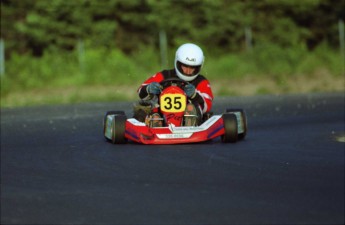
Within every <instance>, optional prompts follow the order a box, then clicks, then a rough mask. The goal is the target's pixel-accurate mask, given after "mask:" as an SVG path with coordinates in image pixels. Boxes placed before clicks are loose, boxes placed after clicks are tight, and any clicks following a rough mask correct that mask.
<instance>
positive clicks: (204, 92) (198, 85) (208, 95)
mask: <svg viewBox="0 0 345 225" xmlns="http://www.w3.org/2000/svg"><path fill="white" fill-rule="evenodd" d="M169 78H178V79H179V77H178V76H177V75H176V71H175V69H172V70H163V71H161V72H158V73H156V74H155V75H153V76H152V77H150V78H148V79H147V80H146V81H145V82H144V83H143V84H142V85H141V86H140V87H139V89H138V94H139V97H140V98H141V99H144V100H146V99H148V98H149V94H148V93H147V91H146V86H147V85H148V84H150V83H152V82H158V83H160V82H162V81H163V80H165V79H169ZM189 83H191V84H193V85H194V86H195V91H196V95H195V97H194V98H193V99H191V102H192V103H193V104H194V105H195V106H196V107H198V108H199V109H200V112H201V113H202V114H205V113H207V112H209V111H210V110H211V108H212V101H213V93H212V90H211V86H210V83H209V81H208V80H207V79H206V78H205V77H204V76H203V75H198V76H197V77H196V78H195V79H194V80H192V81H189ZM143 87H145V88H143Z"/></svg>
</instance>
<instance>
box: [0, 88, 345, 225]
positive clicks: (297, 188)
mask: <svg viewBox="0 0 345 225" xmlns="http://www.w3.org/2000/svg"><path fill="white" fill-rule="evenodd" d="M344 100H345V99H344V94H343V93H335V94H311V95H287V96H260V97H232V98H217V99H216V100H215V104H214V112H215V113H221V112H222V111H223V110H224V109H225V108H227V107H228V108H230V107H234V108H243V109H245V110H246V112H247V116H248V126H249V128H248V134H247V137H246V139H245V140H244V141H241V142H238V143H235V144H223V143H221V141H220V139H215V140H213V141H210V142H206V143H201V144H186V145H167V146H165V145H164V146H144V145H139V144H134V143H128V144H126V145H112V144H110V143H107V142H106V141H105V139H104V137H103V134H102V119H103V115H104V113H105V112H106V111H108V110H119V109H123V110H125V112H126V114H127V115H131V114H132V113H131V107H132V103H130V102H122V103H98V104H80V105H64V106H44V107H31V108H19V109H2V110H1V224H344V144H345V143H344V135H345V133H344V121H345V120H344Z"/></svg>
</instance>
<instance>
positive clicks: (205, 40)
mask: <svg viewBox="0 0 345 225" xmlns="http://www.w3.org/2000/svg"><path fill="white" fill-rule="evenodd" d="M344 15H345V1H343V0H303V1H301V0H171V1H169V0H98V1H95V0H73V1H65V0H35V1H32V0H1V38H2V39H4V40H5V41H6V54H7V56H10V55H11V54H12V53H13V52H16V53H18V54H31V55H33V56H36V57H39V56H42V55H43V54H44V52H45V51H49V50H56V49H57V50H59V51H72V50H74V48H76V46H77V43H78V42H79V41H80V40H83V43H85V44H86V45H88V46H89V47H92V48H98V47H105V48H110V49H111V48H117V49H119V50H121V51H122V52H123V53H125V54H128V55H131V54H134V53H135V52H136V51H138V50H140V49H141V48H143V47H149V48H158V47H159V39H158V35H159V32H160V31H164V32H165V33H166V34H167V37H168V38H167V42H168V45H169V47H176V46H178V45H180V44H181V43H184V42H195V43H198V44H200V45H201V46H202V47H203V48H206V49H208V50H209V51H214V52H216V53H220V54H221V53H227V52H229V51H232V52H240V51H243V50H244V49H245V47H246V46H245V41H244V40H245V29H250V31H251V33H252V34H253V39H252V42H253V43H252V44H253V46H254V47H255V46H256V45H260V44H264V43H271V44H274V45H277V46H280V47H282V48H291V47H298V48H299V47H302V48H307V49H308V50H309V51H312V50H313V49H314V48H316V47H317V46H319V45H320V44H322V43H326V44H327V45H328V46H330V47H331V48H337V47H338V45H339V36H338V21H339V20H344Z"/></svg>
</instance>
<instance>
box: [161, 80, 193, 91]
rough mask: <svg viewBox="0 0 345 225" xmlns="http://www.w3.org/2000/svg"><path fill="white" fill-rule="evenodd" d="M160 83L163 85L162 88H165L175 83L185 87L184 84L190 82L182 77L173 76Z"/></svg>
mask: <svg viewBox="0 0 345 225" xmlns="http://www.w3.org/2000/svg"><path fill="white" fill-rule="evenodd" d="M159 84H160V85H161V86H162V89H165V88H167V87H170V86H173V85H175V86H177V87H179V88H181V89H183V88H184V86H186V85H187V84H189V82H188V81H184V80H181V79H180V78H177V77H171V78H168V79H166V80H163V81H161V82H160V83H159Z"/></svg>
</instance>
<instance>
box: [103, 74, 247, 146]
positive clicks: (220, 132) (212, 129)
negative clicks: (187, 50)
mask: <svg viewBox="0 0 345 225" xmlns="http://www.w3.org/2000/svg"><path fill="white" fill-rule="evenodd" d="M186 84H188V82H185V81H182V80H180V79H177V78H173V79H167V80H164V81H162V82H161V83H160V85H161V88H162V91H161V94H160V95H159V96H158V97H157V98H156V100H155V101H154V103H151V105H150V106H149V107H150V108H151V110H153V111H154V110H159V112H160V113H161V114H162V116H163V117H162V119H161V120H163V121H162V122H163V123H162V124H163V126H162V127H153V126H152V122H153V121H154V120H155V119H154V118H148V119H146V121H143V120H142V119H138V118H135V117H132V118H127V116H126V115H125V113H124V111H109V112H107V113H106V115H105V117H104V120H103V132H104V137H105V138H106V140H107V141H110V142H111V143H113V144H124V143H127V141H128V140H131V141H134V142H137V143H142V144H181V143H195V142H204V141H208V140H211V139H214V138H217V137H221V141H222V142H224V143H228V142H230V143H234V142H237V141H238V140H242V139H244V138H245V136H246V133H247V118H246V114H245V112H244V110H243V109H226V110H225V112H224V113H223V114H221V115H212V113H207V114H206V115H204V117H203V119H202V121H201V122H200V125H199V126H184V123H183V121H184V117H185V116H186V115H184V112H185V109H186V105H187V102H188V99H187V96H186V94H185V93H184V91H183V87H184V86H185V85H186Z"/></svg>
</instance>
